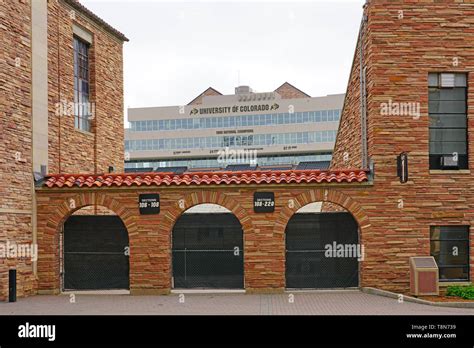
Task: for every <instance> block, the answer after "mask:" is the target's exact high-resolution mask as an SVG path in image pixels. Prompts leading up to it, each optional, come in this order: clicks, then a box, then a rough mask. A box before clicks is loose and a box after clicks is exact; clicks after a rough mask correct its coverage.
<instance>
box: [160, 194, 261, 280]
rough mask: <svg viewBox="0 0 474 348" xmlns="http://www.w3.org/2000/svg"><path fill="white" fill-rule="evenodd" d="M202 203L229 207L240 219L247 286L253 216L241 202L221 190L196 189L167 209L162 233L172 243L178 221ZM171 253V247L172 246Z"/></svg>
mask: <svg viewBox="0 0 474 348" xmlns="http://www.w3.org/2000/svg"><path fill="white" fill-rule="evenodd" d="M202 204H214V205H218V206H220V207H224V208H226V209H228V210H229V211H230V212H231V213H232V214H233V215H234V216H235V218H236V219H237V220H238V221H239V223H240V225H241V227H242V233H243V249H244V250H243V254H244V287H245V286H246V278H247V277H246V270H247V267H246V265H247V263H248V257H247V253H246V248H247V245H248V243H247V241H248V236H249V235H250V234H251V233H252V230H253V225H252V223H251V217H250V215H249V213H248V212H247V211H246V209H245V208H243V207H242V206H241V204H240V203H239V202H237V201H236V200H234V199H233V198H231V197H230V196H228V195H226V194H225V193H222V192H219V191H217V192H216V191H204V190H203V191H195V192H192V193H189V194H185V195H182V196H180V197H178V198H177V201H176V202H175V204H174V205H173V206H172V207H171V208H170V209H167V211H166V214H165V216H164V219H163V221H162V224H161V225H160V227H159V229H160V230H161V231H162V233H168V235H169V244H170V245H172V232H173V228H174V226H175V224H176V223H177V221H178V220H179V219H180V218H181V217H182V216H183V214H184V213H185V212H186V211H188V210H189V209H190V208H193V207H196V206H199V205H202ZM170 254H171V248H170ZM172 269H173V267H172V257H171V256H170V277H172V274H171V272H172Z"/></svg>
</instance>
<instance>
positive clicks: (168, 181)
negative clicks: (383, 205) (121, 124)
mask: <svg viewBox="0 0 474 348" xmlns="http://www.w3.org/2000/svg"><path fill="white" fill-rule="evenodd" d="M366 181H368V172H367V171H366V170H332V171H320V170H285V171H259V170H254V171H242V172H229V171H216V172H185V173H183V174H174V173H169V172H152V173H125V174H99V175H97V174H96V175H92V174H54V175H49V176H47V177H46V178H45V181H44V186H46V187H48V188H55V187H56V188H74V187H76V188H77V187H85V188H91V187H127V186H128V187H130V186H190V185H245V184H310V183H361V182H366Z"/></svg>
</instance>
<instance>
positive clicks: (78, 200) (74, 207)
mask: <svg viewBox="0 0 474 348" xmlns="http://www.w3.org/2000/svg"><path fill="white" fill-rule="evenodd" d="M93 205H99V206H103V207H106V208H107V209H109V210H111V211H113V212H114V213H115V214H117V216H118V217H119V218H120V219H121V220H122V222H123V224H124V225H125V227H126V229H127V232H128V237H129V245H130V249H133V235H135V234H136V233H137V228H136V225H135V224H134V223H133V212H131V211H128V210H127V209H126V208H125V207H124V206H122V205H121V204H120V202H118V201H117V200H116V199H115V198H113V197H111V195H110V194H107V193H95V192H87V193H80V194H68V195H66V196H62V195H61V196H60V198H59V199H57V200H56V201H55V205H54V206H53V207H54V212H51V210H49V209H47V213H46V212H41V213H40V211H41V209H39V214H38V236H37V240H38V250H39V257H38V292H39V293H47V294H58V293H59V292H60V288H61V284H60V272H61V270H60V257H61V255H60V248H59V234H60V233H61V229H62V228H63V227H62V226H63V225H64V222H65V221H66V220H67V219H68V218H69V217H70V216H71V215H72V214H73V213H74V212H76V211H78V210H80V209H82V208H85V207H89V206H93ZM45 214H48V215H47V216H46V215H45ZM132 254H133V253H130V265H131V264H132V257H133V256H132ZM131 280H132V267H130V281H131Z"/></svg>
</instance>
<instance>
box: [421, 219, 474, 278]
mask: <svg viewBox="0 0 474 348" xmlns="http://www.w3.org/2000/svg"><path fill="white" fill-rule="evenodd" d="M430 232H431V233H430V239H431V256H433V257H434V258H435V260H436V263H437V264H438V268H439V279H440V281H468V280H469V226H431V231H430Z"/></svg>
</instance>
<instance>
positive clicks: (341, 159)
mask: <svg viewBox="0 0 474 348" xmlns="http://www.w3.org/2000/svg"><path fill="white" fill-rule="evenodd" d="M360 44H361V43H360V41H359V40H358V42H357V46H356V51H355V54H354V60H353V63H352V68H351V71H350V76H349V84H348V86H347V91H346V97H345V100H344V106H343V110H342V115H341V121H340V123H339V130H338V132H337V138H336V143H335V145H334V151H333V158H332V161H331V166H330V167H331V169H338V168H361V166H362V157H361V156H362V147H361V146H362V140H361V139H362V138H361V118H360V50H359V49H360Z"/></svg>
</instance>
